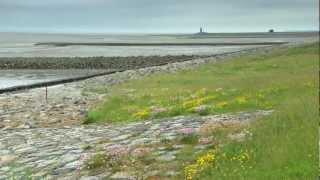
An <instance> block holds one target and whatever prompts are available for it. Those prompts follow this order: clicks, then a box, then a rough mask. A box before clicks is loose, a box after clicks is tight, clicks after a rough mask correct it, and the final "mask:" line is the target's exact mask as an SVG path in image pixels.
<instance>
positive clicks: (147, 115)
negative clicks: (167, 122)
mask: <svg viewBox="0 0 320 180" xmlns="http://www.w3.org/2000/svg"><path fill="white" fill-rule="evenodd" d="M150 116H151V113H150V111H149V110H146V109H145V110H141V111H138V112H137V113H135V114H133V117H135V118H137V119H148V118H150Z"/></svg>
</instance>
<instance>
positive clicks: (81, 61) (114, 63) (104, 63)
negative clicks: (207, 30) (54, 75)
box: [0, 55, 205, 70]
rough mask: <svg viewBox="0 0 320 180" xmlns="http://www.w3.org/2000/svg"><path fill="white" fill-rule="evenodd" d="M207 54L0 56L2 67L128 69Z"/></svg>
mask: <svg viewBox="0 0 320 180" xmlns="http://www.w3.org/2000/svg"><path fill="white" fill-rule="evenodd" d="M200 57H205V56H187V55H181V56H132V57H32V58H29V57H8V58H5V57H0V69H118V70H128V69H137V68H144V67H150V66H159V65H164V64H168V63H174V62H183V61H188V60H191V59H195V58H200Z"/></svg>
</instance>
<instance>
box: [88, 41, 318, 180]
mask: <svg viewBox="0 0 320 180" xmlns="http://www.w3.org/2000/svg"><path fill="white" fill-rule="evenodd" d="M318 60H319V45H318V44H311V45H305V46H303V47H295V48H290V49H278V50H275V51H274V52H272V53H271V54H266V55H261V54H257V55H251V56H243V57H240V58H237V59H234V60H233V61H227V62H224V63H218V64H209V65H205V66H202V67H200V68H198V69H196V70H188V71H182V72H179V73H175V74H159V75H154V76H151V77H148V78H144V79H142V80H135V81H131V82H128V83H125V84H122V85H119V86H115V87H113V88H112V89H111V91H110V92H109V96H108V98H107V99H106V101H105V102H104V103H102V104H100V105H98V106H97V107H96V108H95V109H92V110H91V111H90V113H89V115H88V119H87V120H86V123H105V122H108V123H110V122H111V123H119V122H122V123H127V122H131V121H142V120H145V119H149V118H161V117H171V116H176V115H201V113H203V112H205V113H204V114H203V115H207V114H220V113H226V112H238V111H254V110H258V109H259V110H260V109H273V110H275V112H274V113H273V114H272V115H271V116H269V117H265V118H263V119H259V120H258V121H256V122H254V123H253V124H251V125H250V127H249V131H250V132H251V133H252V137H251V138H250V139H248V140H247V141H244V142H232V141H230V140H228V138H227V134H228V133H223V132H215V133H216V134H214V132H213V135H214V136H216V137H217V138H218V141H219V142H224V143H225V144H224V146H222V147H221V148H219V149H215V151H214V160H212V159H210V161H209V162H208V163H207V164H206V166H205V168H201V171H200V170H199V171H196V173H195V174H194V175H193V176H192V179H315V178H316V177H317V174H318V164H317V162H318V146H317V144H318V138H317V137H318V123H319V114H318V110H319V108H318V99H319V97H318V86H319V78H318V76H317V75H318ZM201 108H202V110H201V111H199V109H201ZM203 109H204V110H203ZM217 133H218V134H217ZM186 142H187V144H192V142H193V140H192V139H191V140H190V139H188V140H186ZM188 148H189V149H188V150H186V151H185V152H184V155H183V154H182V155H181V156H179V160H180V161H181V164H182V162H184V163H183V164H187V165H186V166H185V167H186V168H187V167H188V164H189V166H191V167H192V165H194V166H193V167H198V165H195V164H196V163H197V162H198V159H201V156H198V157H194V155H192V147H189V146H188ZM190 152H191V154H190ZM209 152H211V151H208V153H209ZM191 155H192V156H191ZM204 155H206V154H204ZM243 157H245V158H243ZM189 168H190V167H189ZM181 170H183V169H181Z"/></svg>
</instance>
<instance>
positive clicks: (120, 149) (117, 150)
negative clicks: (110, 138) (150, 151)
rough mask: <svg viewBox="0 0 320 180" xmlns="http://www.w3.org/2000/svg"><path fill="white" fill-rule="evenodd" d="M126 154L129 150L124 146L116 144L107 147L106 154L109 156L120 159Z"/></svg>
mask: <svg viewBox="0 0 320 180" xmlns="http://www.w3.org/2000/svg"><path fill="white" fill-rule="evenodd" d="M128 153H129V149H128V148H127V147H126V146H122V145H117V144H116V145H112V146H110V147H107V154H108V155H109V156H116V157H120V156H123V155H127V154H128Z"/></svg>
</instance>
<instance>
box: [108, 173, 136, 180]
mask: <svg viewBox="0 0 320 180" xmlns="http://www.w3.org/2000/svg"><path fill="white" fill-rule="evenodd" d="M110 179H114V180H135V178H134V177H133V176H132V175H131V174H130V173H129V172H117V173H115V174H113V175H112V176H111V177H110Z"/></svg>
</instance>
